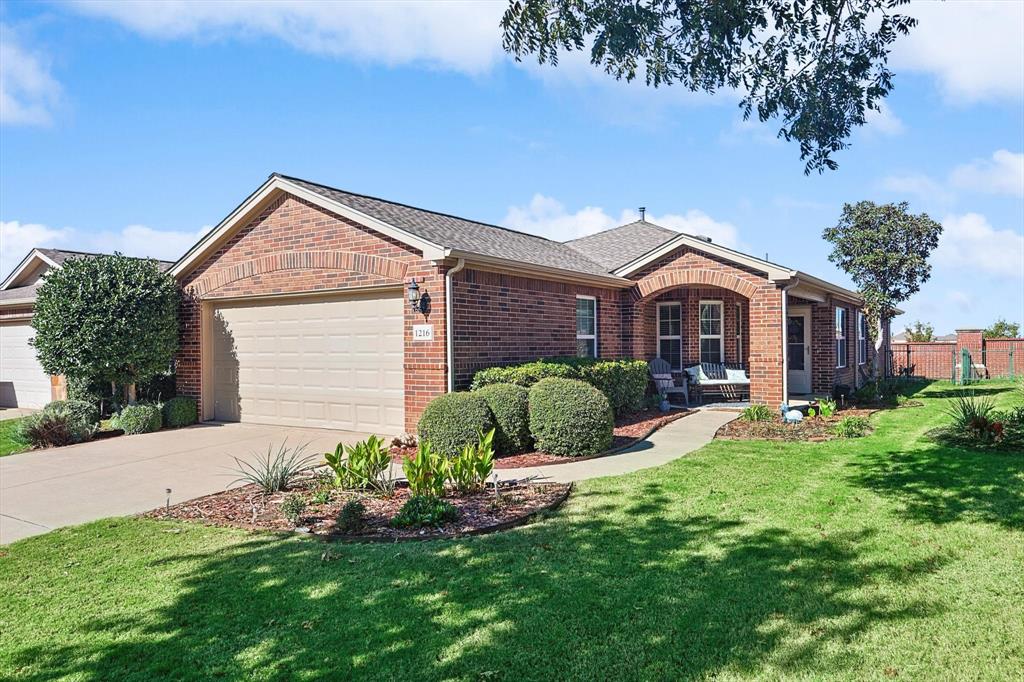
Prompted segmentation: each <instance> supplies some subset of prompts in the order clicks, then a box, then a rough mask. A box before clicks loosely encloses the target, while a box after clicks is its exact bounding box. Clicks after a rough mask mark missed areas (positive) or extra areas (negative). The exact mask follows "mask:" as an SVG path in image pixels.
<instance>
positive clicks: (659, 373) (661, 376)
mask: <svg viewBox="0 0 1024 682" xmlns="http://www.w3.org/2000/svg"><path fill="white" fill-rule="evenodd" d="M647 366H648V367H650V370H651V380H652V381H654V386H655V388H657V389H658V393H661V394H662V395H664V396H665V397H666V399H667V400H668V402H669V404H672V396H674V395H682V396H683V401H684V403H685V404H686V406H687V407H689V406H690V391H689V389H688V388H687V380H686V375H685V374H683V376H682V378H681V380H682V385H680V386H677V385H676V380H675V377H673V376H672V365H670V364H668V360H663V359H661V358H655V359H653V360H651V361H650V362H648V363H647Z"/></svg>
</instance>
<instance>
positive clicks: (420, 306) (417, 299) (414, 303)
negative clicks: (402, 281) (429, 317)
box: [407, 278, 428, 313]
mask: <svg viewBox="0 0 1024 682" xmlns="http://www.w3.org/2000/svg"><path fill="white" fill-rule="evenodd" d="M407 291H408V292H409V307H410V308H412V311H413V312H414V313H426V312H427V298H428V297H427V296H421V295H420V285H419V284H417V283H416V279H415V278H413V279H411V280H409V287H408V289H407Z"/></svg>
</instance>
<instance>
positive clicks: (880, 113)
mask: <svg viewBox="0 0 1024 682" xmlns="http://www.w3.org/2000/svg"><path fill="white" fill-rule="evenodd" d="M864 126H865V130H867V131H868V132H870V133H878V134H880V135H887V136H892V135H900V134H902V133H903V132H904V131H905V130H906V126H905V125H903V120H902V119H900V117H899V116H897V115H896V114H895V113H894V112H893V110H892V109H891V108H890V107H889V105H888V104H886V103H885V101H882V102H879V105H878V109H877V110H875V109H868V110H867V113H866V114H865V116H864Z"/></svg>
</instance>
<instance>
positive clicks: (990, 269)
mask: <svg viewBox="0 0 1024 682" xmlns="http://www.w3.org/2000/svg"><path fill="white" fill-rule="evenodd" d="M942 228H943V230H942V237H941V238H940V239H939V248H937V249H936V250H935V263H936V265H941V266H943V267H946V268H950V269H958V270H964V271H967V272H969V273H971V274H974V275H977V274H983V275H992V276H997V277H1007V278H1011V279H1015V280H1024V234H1021V233H1020V232H1014V231H1013V230H997V229H995V228H994V227H992V225H991V224H990V223H989V222H988V219H986V218H985V216H983V215H981V214H980V213H965V214H963V215H956V214H951V215H948V216H946V217H945V218H944V219H943V220H942Z"/></svg>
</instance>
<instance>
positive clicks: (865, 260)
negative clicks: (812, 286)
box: [822, 201, 942, 376]
mask: <svg viewBox="0 0 1024 682" xmlns="http://www.w3.org/2000/svg"><path fill="white" fill-rule="evenodd" d="M908 208H909V205H908V204H907V202H905V201H904V202H900V203H898V204H883V205H881V206H878V205H876V204H875V203H873V202H871V201H860V202H858V203H856V204H844V205H843V213H842V215H841V216H840V218H839V223H838V224H836V225H835V226H834V227H829V228H826V229H825V231H824V233H823V234H822V236H823V237H824V238H825V240H826V241H829V242H831V243H832V253H830V254H829V256H828V259H829V260H830V261H832V262H833V263H835V264H836V265H838V266H839V267H840V268H842V269H843V270H844V271H846V273H847V274H848V275H850V279H852V280H853V282H854V284H856V285H857V287H858V288H859V289H860V293H861V296H863V297H864V315H865V317H866V318H867V323H868V324H867V327H868V337H869V338H870V339H871V340H872V342H873V343H874V344H875V349H876V350H877V349H878V348H879V344H880V339H881V333H880V332H881V325H882V322H883V321H884V320H889V319H891V318H892V316H893V315H894V314H895V312H896V307H897V306H898V305H899V304H900V303H902V302H903V301H906V300H907V299H908V298H910V297H911V296H912V295H914V294H916V293H917V292H918V291H920V289H921V285H922V284H924V283H925V282H927V281H928V279H929V278H930V277H931V273H932V266H931V265H929V263H928V257H929V256H930V255H931V253H932V251H934V250H935V247H937V246H938V245H939V235H941V234H942V225H940V224H939V223H937V222H935V221H934V220H932V219H931V218H930V217H928V214H927V213H921V214H919V215H913V214H912V213H910V212H909V210H908ZM880 362H881V358H879V357H878V354H877V353H876V354H875V370H876V371H875V374H876V376H878V375H880V372H879V371H877V370H878V369H879V367H880V365H879V363H880Z"/></svg>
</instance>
